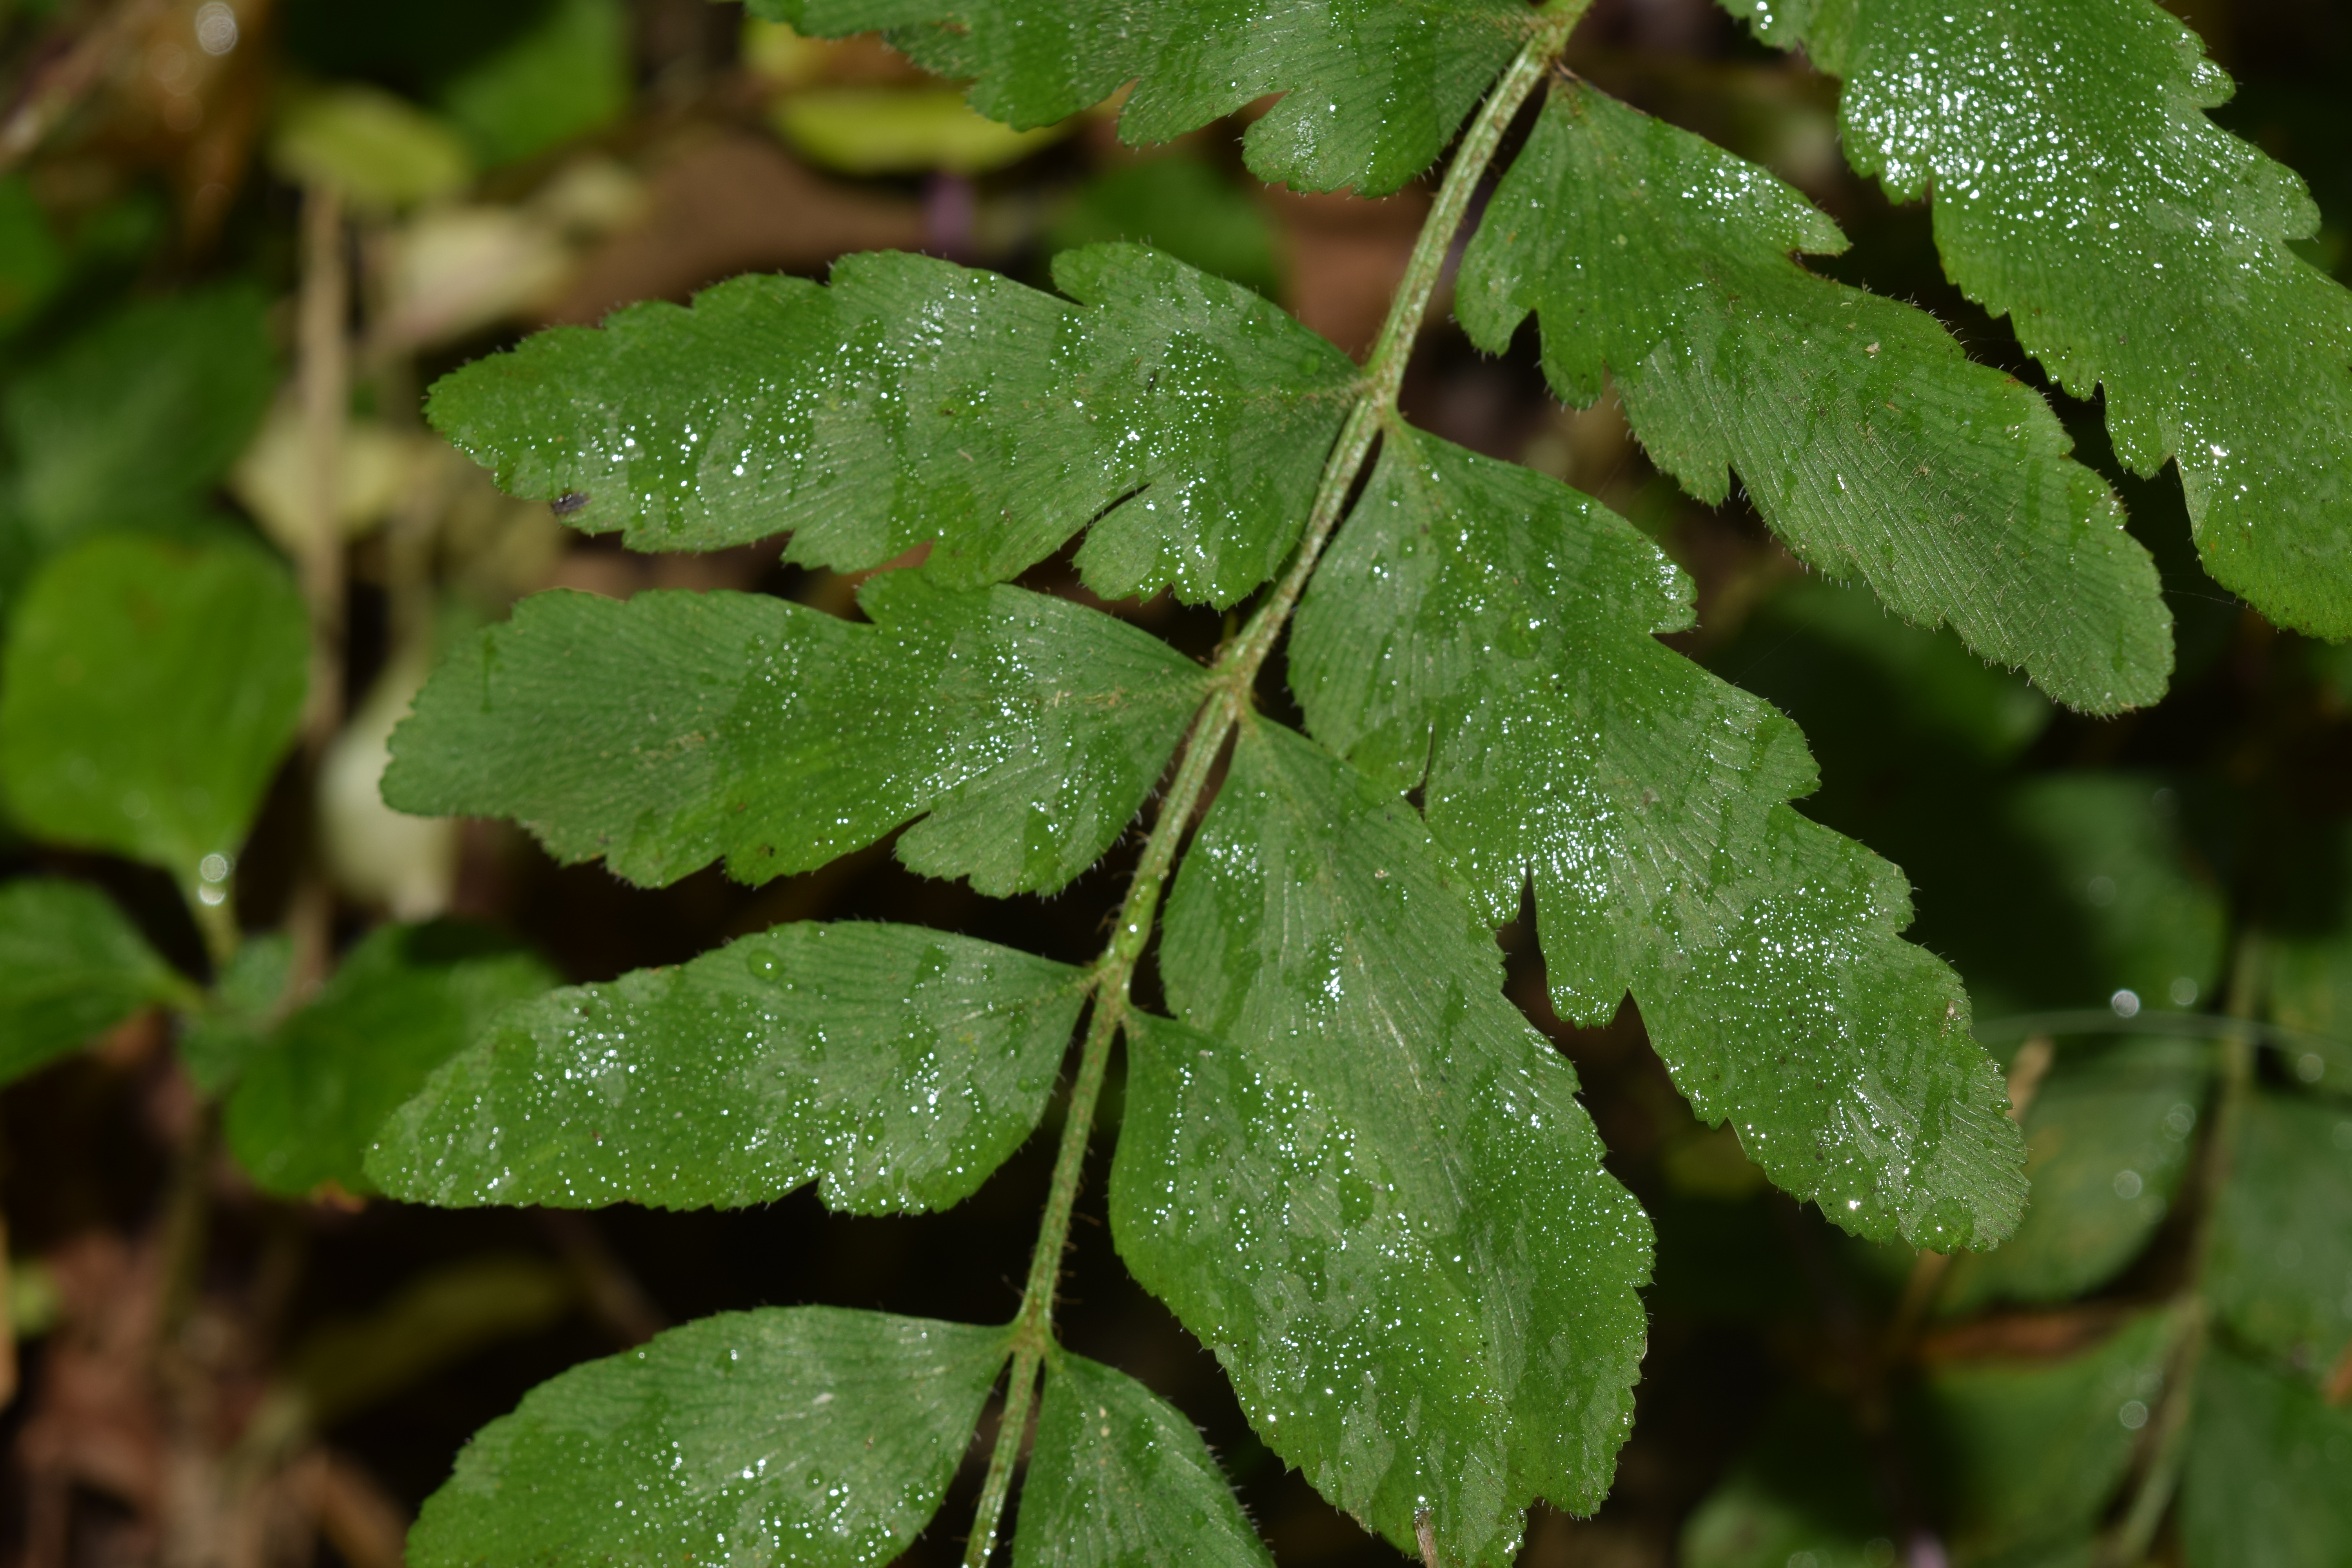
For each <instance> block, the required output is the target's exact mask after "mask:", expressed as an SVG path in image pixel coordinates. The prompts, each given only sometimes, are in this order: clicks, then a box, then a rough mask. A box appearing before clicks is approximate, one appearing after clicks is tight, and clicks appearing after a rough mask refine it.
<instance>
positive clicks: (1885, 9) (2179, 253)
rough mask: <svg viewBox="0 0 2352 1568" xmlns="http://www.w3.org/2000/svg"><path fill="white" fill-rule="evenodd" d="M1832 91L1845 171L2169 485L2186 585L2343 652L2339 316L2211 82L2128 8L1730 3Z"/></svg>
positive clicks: (2345, 584)
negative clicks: (1833, 86)
mask: <svg viewBox="0 0 2352 1568" xmlns="http://www.w3.org/2000/svg"><path fill="white" fill-rule="evenodd" d="M1730 8H1731V9H1732V10H1734V11H1737V12H1743V13H1746V14H1748V15H1750V16H1754V17H1756V18H1757V20H1758V23H1759V31H1761V32H1763V34H1764V35H1765V37H1768V38H1769V39H1770V40H1771V41H1773V42H1775V43H1779V44H1782V45H1784V46H1792V45H1794V44H1796V43H1798V42H1799V41H1800V40H1801V41H1802V42H1803V43H1804V44H1805V46H1806V47H1807V48H1808V49H1809V50H1810V51H1811V56H1812V58H1813V59H1814V60H1815V61H1816V62H1818V63H1819V65H1820V66H1821V68H1822V69H1824V70H1826V71H1829V72H1831V73H1832V74H1833V75H1835V76H1838V77H1841V78H1843V80H1844V91H1843V96H1842V97H1841V99H1840V101H1839V118H1840V121H1841V126H1842V131H1843V139H1844V142H1845V147H1846V153H1847V156H1848V157H1850V158H1851V159H1852V160H1853V165H1854V167H1855V168H1856V169H1857V170H1859V171H1860V172H1862V173H1863V174H1875V175H1877V176H1878V177H1879V179H1880V180H1881V181H1882V182H1883V183H1884V184H1885V186H1886V188H1887V190H1888V192H1889V193H1890V194H1892V195H1895V197H1896V198H1897V199H1898V200H1910V199H1916V197H1918V196H1920V195H1923V194H1925V193H1927V191H1928V190H1930V189H1931V188H1932V190H1933V192H1934V196H1935V204H1936V243H1937V248H1938V249H1939V250H1940V251H1941V252H1942V253H1943V258H1944V267H1945V268H1946V270H1947V271H1948V273H1949V274H1950V275H1951V278H1952V279H1953V281H1954V282H1956V283H1958V285H1959V286H1960V287H1961V288H1962V289H1965V290H1967V292H1968V294H1969V298H1970V299H1972V300H1978V301H1979V302H1980V303H1981V304H1982V305H1983V306H1984V307H1985V308H1986V309H1987V310H1990V311H1991V312H1992V313H1993V314H1994V315H1996V316H2002V315H2005V316H2008V317H2009V318H2010V320H2011V323H2012V324H2013V325H2014V326H2015V328H2016V330H2017V337H2018V341H2019V342H2021V343H2022V344H2023V345H2024V347H2025V350H2026V352H2027V353H2031V354H2032V355H2033V357H2034V358H2036V359H2038V360H2040V361H2041V362H2042V365H2043V367H2044V368H2045V369H2047V370H2048V371H2049V372H2050V374H2052V375H2053V377H2054V378H2055V379H2056V380H2057V381H2059V382H2060V383H2061V384H2063V385H2064V386H2065V387H2066V389H2067V390H2068V391H2070V392H2072V393H2074V395H2076V396H2078V397H2088V396H2090V395H2091V394H2092V392H2093V390H2094V389H2098V390H2099V391H2101V392H2102V393H2104V395H2105V409H2106V418H2107V429H2108V432H2109V434H2111V435H2112V436H2113V437H2114V438H2115V447H2116V456H2117V457H2118V458H2121V459H2122V461H2123V462H2124V464H2125V465H2126V467H2128V468H2131V469H2132V470H2133V471H2134V472H2136V473H2139V474H2153V473H2155V472H2156V471H2157V470H2158V468H2161V467H2162V466H2163V465H2164V463H2165V461H2166V459H2167V458H2170V459H2173V460H2174V461H2176V462H2178V463H2179V468H2180V479H2181V486H2182V489H2184V490H2185V491H2186V492H2187V494H2188V498H2189V515H2190V517H2191V518H2192V519H2193V520H2194V521H2195V524H2196V531H2197V542H2198V545H2199V547H2200V550H2201V551H2202V552H2203V555H2204V560H2205V566H2206V570H2208V571H2209V572H2210V573H2211V574H2213V576H2214V577H2215V578H2216V579H2217V580H2219V581H2220V582H2221V584H2224V585H2225V586H2227V587H2230V588H2232V589H2235V590H2236V591H2237V592H2239V593H2240V594H2242V595H2245V596H2246V598H2247V599H2248V600H2250V601H2251V602H2252V604H2253V605H2255V606H2256V607H2257V608H2259V609H2261V610H2262V611H2263V614H2264V615H2265V616H2269V617H2270V618H2271V619H2273V620H2274V621H2276V622H2278V623H2280V624H2281V625H2284V626H2294V627H2297V628H2299V629H2302V630H2305V631H2310V632H2315V633H2317V634H2318V635H2320V636H2322V637H2346V636H2352V486H2347V482H2346V479H2345V463H2344V454H2345V451H2346V449H2347V443H2352V291H2347V289H2345V288H2344V286H2343V285H2342V284H2340V283H2338V282H2336V280H2335V279H2331V278H2330V277H2328V275H2327V274H2326V273H2325V272H2322V271H2321V270H2319V268H2316V267H2314V266H2312V265H2311V264H2310V263H2309V262H2307V261H2305V260H2304V259H2303V258H2301V257H2299V256H2297V255H2295V254H2294V252H2293V251H2292V250H2291V249H2289V248H2288V246H2287V241H2289V240H2291V239H2299V238H2302V237H2305V236H2308V235H2310V234H2312V233H2313V232H2314V231H2315V230H2316V228H2317V227H2318V222H2319V213H2318V209H2317V208H2316V207H2315V206H2314V205H2312V201H2311V197H2310V195H2308V193H2307V192H2306V191H2305V187H2304V184H2303V182H2302V181H2301V180H2300V179H2298V178H2297V177H2296V176H2295V175H2294V173H2293V172H2291V171H2289V170H2287V169H2285V168H2284V167H2282V166H2281V165H2279V164H2277V163H2273V162H2272V161H2271V160H2270V159H2269V158H2267V157H2265V156H2263V154H2262V153H2260V152H2258V151H2256V150H2255V148H2254V147H2252V145H2250V144H2249V143H2247V142H2242V141H2240V140H2238V139H2237V138H2236V137H2234V136H2231V135H2230V134H2229V133H2228V132H2224V131H2222V130H2221V128H2220V127H2218V126H2216V125H2215V124H2213V123H2212V122H2211V121H2210V120H2208V119H2207V118H2206V116H2205V113H2204V111H2205V110H2208V109H2210V108H2212V107H2214V106H2215V105H2217V104H2219V103H2221V102H2222V101H2223V100H2225V99H2227V98H2228V96H2229V94H2230V90H2231V87H2230V79H2229V77H2228V76H2227V75H2226V74H2225V73H2224V72H2223V71H2222V70H2221V68H2220V67H2218V66H2216V65H2214V64H2213V63H2212V62H2211V61H2210V60H2208V59H2207V58H2205V48H2204V45H2203V44H2202V42H2200V39H2199V38H2198V37H2197V35H2196V34H2194V33H2192V32H2190V31H2189V28H2188V27H2187V26H2185V25H2183V24H2182V23H2181V22H2180V21H2179V20H2178V19H2176V18H2175V17H2173V16H2170V15H2169V14H2168V13H2167V12H2165V11H2164V10H2162V9H2160V8H2159V7H2158V6H2157V5H2152V4H2150V3H2149V0H2082V3H2080V4H2070V5H1986V4H1982V3H1977V4H1967V5H1952V4H1948V3H1947V0H1859V3H1857V4H1853V5H1836V6H1833V7H1832V6H1829V5H1817V4H1814V3H1811V0H1806V3H1801V4H1797V5H1786V6H1783V5H1765V4H1763V3H1761V0H1732V4H1731V7H1730Z"/></svg>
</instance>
